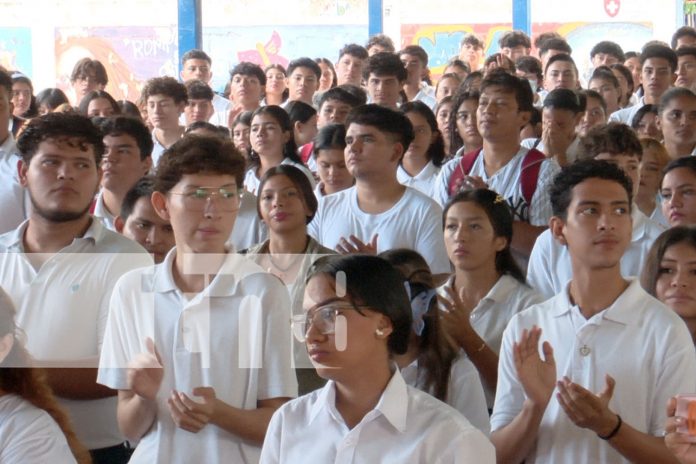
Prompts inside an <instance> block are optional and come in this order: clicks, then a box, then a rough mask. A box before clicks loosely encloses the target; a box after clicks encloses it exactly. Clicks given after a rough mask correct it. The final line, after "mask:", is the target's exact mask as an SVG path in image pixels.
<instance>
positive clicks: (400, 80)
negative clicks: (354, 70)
mask: <svg viewBox="0 0 696 464" xmlns="http://www.w3.org/2000/svg"><path fill="white" fill-rule="evenodd" d="M406 76H407V72H406V68H405V67H404V65H403V63H402V62H401V60H400V59H399V55H396V54H394V53H377V54H376V55H372V56H371V57H370V58H369V59H368V60H367V66H366V67H365V72H364V77H365V81H366V82H367V94H368V96H369V98H370V103H375V104H377V105H380V106H384V107H386V108H389V109H392V110H396V109H398V108H399V103H400V100H401V88H402V87H403V85H404V82H406Z"/></svg>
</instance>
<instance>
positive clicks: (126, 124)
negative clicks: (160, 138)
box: [99, 116, 154, 160]
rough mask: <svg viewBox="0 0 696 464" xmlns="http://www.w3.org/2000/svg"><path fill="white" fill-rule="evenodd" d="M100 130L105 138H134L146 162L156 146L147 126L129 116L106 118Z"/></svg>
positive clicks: (142, 158)
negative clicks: (108, 136) (123, 136)
mask: <svg viewBox="0 0 696 464" xmlns="http://www.w3.org/2000/svg"><path fill="white" fill-rule="evenodd" d="M99 130H101V133H102V136H103V137H106V136H107V135H111V136H115V137H117V136H119V135H128V136H130V137H132V138H133V139H134V140H135V143H136V145H138V150H140V159H141V160H144V159H145V158H147V157H148V156H151V154H152V148H153V146H154V142H153V141H152V134H151V133H150V130H149V129H148V128H147V126H146V125H145V124H144V123H143V122H142V121H140V120H138V119H135V118H131V117H128V116H115V117H112V118H105V119H104V120H103V121H102V122H101V123H100V124H99Z"/></svg>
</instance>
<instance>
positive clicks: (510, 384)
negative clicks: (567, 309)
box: [491, 316, 525, 432]
mask: <svg viewBox="0 0 696 464" xmlns="http://www.w3.org/2000/svg"><path fill="white" fill-rule="evenodd" d="M518 320H519V317H518V316H515V317H513V318H512V320H510V323H509V324H508V326H507V328H506V329H505V332H503V344H502V346H501V348H500V358H499V361H498V386H497V388H496V392H495V404H494V406H493V415H492V416H491V432H495V431H496V430H498V429H500V428H503V427H504V426H506V425H508V424H509V423H510V422H512V420H513V419H514V418H515V417H516V416H517V414H519V413H520V411H521V410H522V404H523V403H524V399H525V394H524V390H523V389H522V385H521V384H520V382H519V380H518V378H517V372H516V370H515V363H514V360H513V358H512V347H513V344H514V342H515V337H517V332H518V330H517V325H518V324H517V321H518Z"/></svg>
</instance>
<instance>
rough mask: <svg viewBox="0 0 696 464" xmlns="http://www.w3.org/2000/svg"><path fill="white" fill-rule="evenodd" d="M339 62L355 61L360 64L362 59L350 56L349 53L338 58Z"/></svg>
mask: <svg viewBox="0 0 696 464" xmlns="http://www.w3.org/2000/svg"><path fill="white" fill-rule="evenodd" d="M375 47H376V46H375ZM339 61H356V62H359V63H361V62H362V61H363V59H362V58H360V57H357V56H355V55H351V54H350V53H344V54H343V55H341V57H340V58H339Z"/></svg>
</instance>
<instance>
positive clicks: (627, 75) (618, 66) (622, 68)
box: [609, 63, 635, 100]
mask: <svg viewBox="0 0 696 464" xmlns="http://www.w3.org/2000/svg"><path fill="white" fill-rule="evenodd" d="M609 69H612V70H613V69H615V70H617V71H618V72H619V73H620V74H621V75H622V76H623V77H624V79H626V82H627V83H628V92H630V93H629V95H628V99H629V100H630V98H631V95H632V94H633V88H634V87H635V83H634V82H633V73H631V70H630V69H628V68H627V67H626V65H625V64H623V63H612V64H610V65H609ZM614 77H616V74H615V75H614Z"/></svg>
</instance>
